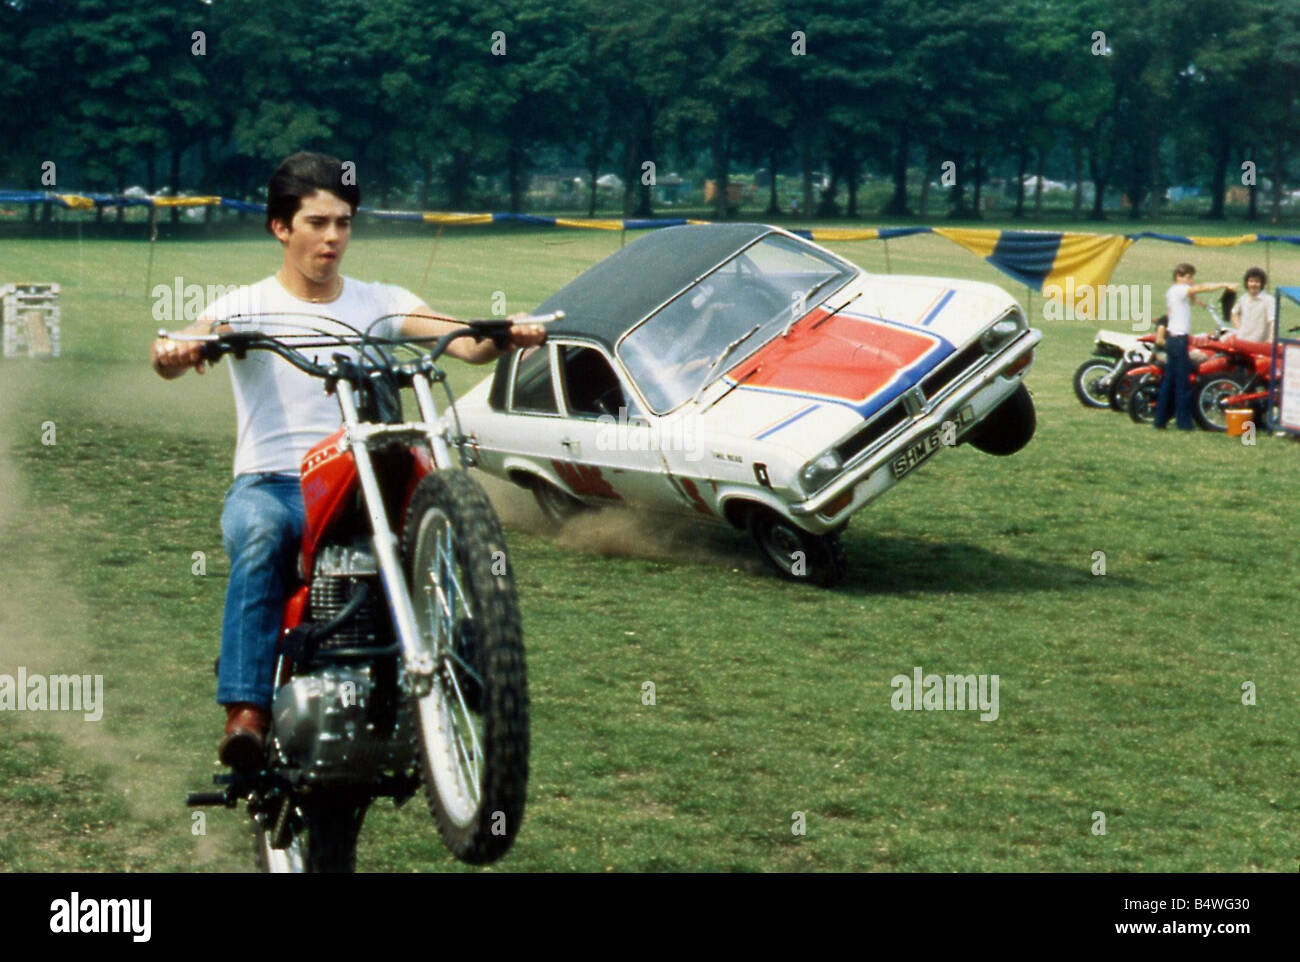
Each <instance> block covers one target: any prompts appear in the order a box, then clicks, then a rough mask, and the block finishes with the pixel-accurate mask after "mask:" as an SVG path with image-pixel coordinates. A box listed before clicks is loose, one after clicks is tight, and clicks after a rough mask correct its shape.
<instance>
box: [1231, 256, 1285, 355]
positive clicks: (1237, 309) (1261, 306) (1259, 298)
mask: <svg viewBox="0 0 1300 962" xmlns="http://www.w3.org/2000/svg"><path fill="white" fill-rule="evenodd" d="M1242 282H1243V283H1244V284H1245V285H1246V295H1245V296H1244V297H1242V298H1240V299H1239V300H1238V301H1237V303H1236V304H1234V305H1233V308H1232V326H1233V327H1234V328H1236V330H1237V334H1238V335H1239V336H1240V337H1241V339H1242V340H1244V341H1261V342H1264V343H1268V342H1271V341H1272V340H1273V323H1274V321H1275V320H1276V314H1277V304H1276V303H1275V302H1274V300H1273V298H1271V297H1269V296H1268V295H1266V294H1265V293H1264V288H1265V287H1267V286H1268V275H1267V274H1265V273H1264V271H1263V270H1262V269H1261V268H1259V267H1252V268H1251V269H1250V270H1248V271H1246V276H1245V277H1243V278H1242Z"/></svg>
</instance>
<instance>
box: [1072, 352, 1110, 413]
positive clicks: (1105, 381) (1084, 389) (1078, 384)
mask: <svg viewBox="0 0 1300 962" xmlns="http://www.w3.org/2000/svg"><path fill="white" fill-rule="evenodd" d="M1114 368H1115V362H1114V361H1108V360H1107V359H1106V358H1104V357H1094V358H1092V359H1090V360H1087V361H1084V362H1083V363H1082V364H1080V365H1079V368H1078V370H1076V371H1075V372H1074V394H1075V397H1077V398H1078V399H1079V402H1080V403H1081V404H1083V406H1084V407H1089V408H1104V407H1106V406H1107V405H1108V404H1109V403H1110V399H1109V393H1110V372H1111V371H1112V370H1114Z"/></svg>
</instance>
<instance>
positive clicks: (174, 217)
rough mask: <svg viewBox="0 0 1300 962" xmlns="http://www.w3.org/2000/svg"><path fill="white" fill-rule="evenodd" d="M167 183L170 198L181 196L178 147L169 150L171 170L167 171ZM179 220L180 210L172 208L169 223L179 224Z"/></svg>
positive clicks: (179, 152)
mask: <svg viewBox="0 0 1300 962" xmlns="http://www.w3.org/2000/svg"><path fill="white" fill-rule="evenodd" d="M167 182H168V183H169V184H170V185H171V189H172V196H173V197H179V196H180V195H181V151H180V148H178V147H173V148H172V149H171V170H170V171H169V175H168V178H167ZM180 220H181V209H180V208H179V207H173V208H172V209H171V222H172V223H173V224H179V223H180Z"/></svg>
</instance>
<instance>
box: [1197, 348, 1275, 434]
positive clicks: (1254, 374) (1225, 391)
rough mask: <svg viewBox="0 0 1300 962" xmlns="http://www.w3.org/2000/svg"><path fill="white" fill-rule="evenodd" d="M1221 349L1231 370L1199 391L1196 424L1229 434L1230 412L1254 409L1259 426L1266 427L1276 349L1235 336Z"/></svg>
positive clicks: (1204, 383) (1218, 374)
mask: <svg viewBox="0 0 1300 962" xmlns="http://www.w3.org/2000/svg"><path fill="white" fill-rule="evenodd" d="M1219 345H1220V350H1221V351H1223V353H1224V355H1225V356H1226V357H1227V358H1228V359H1229V361H1230V362H1231V366H1230V367H1229V368H1227V369H1226V370H1223V371H1219V372H1216V373H1215V374H1213V375H1212V376H1210V377H1207V378H1205V379H1204V380H1203V381H1202V382H1201V384H1200V385H1199V386H1198V387H1197V389H1196V395H1195V398H1194V401H1193V405H1192V414H1193V416H1194V417H1195V418H1196V423H1197V424H1199V425H1200V426H1201V427H1203V428H1205V430H1207V431H1226V430H1227V429H1228V418H1227V414H1226V413H1225V412H1226V411H1227V409H1228V408H1250V409H1251V410H1252V411H1254V414H1255V417H1254V420H1255V422H1256V423H1257V424H1261V425H1262V424H1263V423H1264V422H1263V415H1264V410H1265V408H1266V407H1267V406H1268V398H1269V387H1270V385H1271V383H1272V373H1273V345H1272V344H1271V343H1265V342H1262V341H1247V340H1243V339H1241V338H1239V337H1237V336H1236V335H1235V334H1230V335H1226V336H1224V337H1223V338H1222V339H1220V341H1219Z"/></svg>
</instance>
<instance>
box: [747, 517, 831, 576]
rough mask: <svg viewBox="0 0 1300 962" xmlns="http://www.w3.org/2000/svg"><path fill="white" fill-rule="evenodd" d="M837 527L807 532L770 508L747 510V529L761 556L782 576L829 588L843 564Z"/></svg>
mask: <svg viewBox="0 0 1300 962" xmlns="http://www.w3.org/2000/svg"><path fill="white" fill-rule="evenodd" d="M840 530H843V529H842V528H841V529H839V530H836V531H832V532H830V533H828V534H822V535H817V534H810V533H809V532H807V531H804V530H803V529H802V528H800V527H798V526H796V525H795V524H793V523H791V522H790V521H789V520H787V519H786V518H783V517H782V516H781V515H779V514H777V513H776V512H775V511H773V510H771V509H770V508H761V507H756V508H754V509H753V510H752V511H750V513H749V533H750V535H751V536H752V537H753V539H754V541H755V542H756V543H757V544H758V548H759V552H760V553H761V554H762V555H763V559H764V560H765V561H766V562H767V563H768V564H770V565H771V566H772V567H773V568H775V569H776V571H777V573H778V574H780V575H781V576H782V577H783V578H789V579H790V580H791V581H803V582H807V583H809V584H815V585H821V586H822V587H823V588H829V587H830V586H831V585H834V584H837V583H839V581H840V580H842V579H843V577H844V572H845V570H846V568H847V564H846V559H845V554H844V544H843V542H841V541H840Z"/></svg>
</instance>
